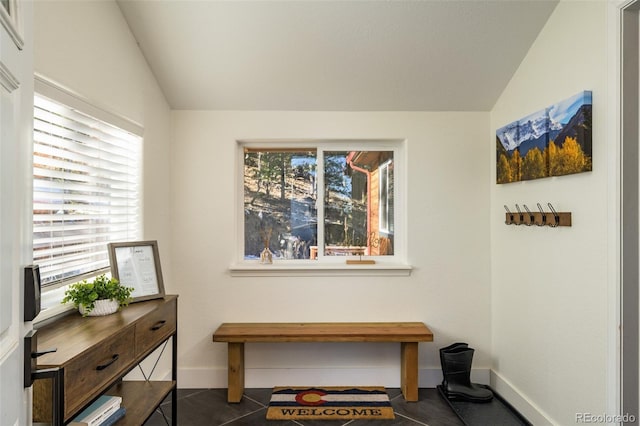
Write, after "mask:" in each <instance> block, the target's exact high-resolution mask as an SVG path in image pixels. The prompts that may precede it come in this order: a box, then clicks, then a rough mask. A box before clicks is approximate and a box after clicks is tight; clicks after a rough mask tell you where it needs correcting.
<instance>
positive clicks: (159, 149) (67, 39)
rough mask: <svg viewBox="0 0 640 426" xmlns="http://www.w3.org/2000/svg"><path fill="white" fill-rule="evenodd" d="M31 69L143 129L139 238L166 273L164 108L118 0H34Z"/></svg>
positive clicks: (168, 153)
mask: <svg viewBox="0 0 640 426" xmlns="http://www.w3.org/2000/svg"><path fill="white" fill-rule="evenodd" d="M34 4H35V8H34V9H35V59H34V60H35V71H36V73H38V74H41V75H43V76H44V77H45V78H47V79H50V80H52V81H54V82H56V83H58V84H60V85H62V86H63V87H65V88H68V89H70V90H71V91H73V92H75V93H77V94H79V95H80V96H82V97H84V98H86V100H88V101H89V102H91V103H92V104H94V105H96V106H98V107H101V108H102V109H104V110H106V111H108V112H111V113H113V114H116V115H120V116H123V117H125V118H127V119H129V120H131V121H133V122H135V123H138V124H140V125H141V126H142V127H143V128H144V135H143V136H144V154H143V155H144V172H143V188H144V189H143V191H144V193H143V210H144V216H143V221H144V238H145V239H152V240H158V245H159V248H160V256H161V259H162V266H163V276H164V278H165V285H166V287H167V289H166V290H167V292H171V291H173V288H172V281H171V279H170V275H171V270H170V262H169V250H170V231H169V228H170V226H169V225H170V221H169V206H168V203H167V200H168V196H169V186H170V158H171V151H170V134H171V130H170V118H169V107H168V104H167V102H166V100H165V99H164V95H163V94H162V92H161V90H160V88H159V86H158V85H157V83H156V80H155V78H154V76H153V74H152V73H151V71H150V70H149V68H148V66H147V63H146V61H145V59H144V57H143V56H142V54H141V52H140V50H139V49H138V45H137V43H136V40H135V39H134V38H133V35H132V34H131V32H130V31H129V27H128V26H127V23H126V22H125V20H124V18H123V17H122V14H121V13H120V9H119V8H118V6H117V4H116V3H115V1H112V0H98V1H87V2H84V1H48V2H45V1H38V2H35V3H34Z"/></svg>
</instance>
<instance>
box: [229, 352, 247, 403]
mask: <svg viewBox="0 0 640 426" xmlns="http://www.w3.org/2000/svg"><path fill="white" fill-rule="evenodd" d="M227 346H228V347H227V351H228V358H229V371H228V374H229V378H228V385H227V386H228V389H227V401H229V402H240V400H241V399H242V394H243V393H244V343H233V342H229V343H227Z"/></svg>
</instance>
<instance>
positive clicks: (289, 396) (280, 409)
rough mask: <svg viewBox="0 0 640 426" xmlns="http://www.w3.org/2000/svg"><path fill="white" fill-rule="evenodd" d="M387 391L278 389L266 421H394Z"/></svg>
mask: <svg viewBox="0 0 640 426" xmlns="http://www.w3.org/2000/svg"><path fill="white" fill-rule="evenodd" d="M393 418H395V416H394V414H393V408H392V407H391V402H390V401H389V396H388V395H387V392H386V391H385V389H384V387H370V386H367V387H277V388H274V390H273V393H272V394H271V401H270V403H269V409H268V410H267V419H271V420H282V419H308V420H311V419H393Z"/></svg>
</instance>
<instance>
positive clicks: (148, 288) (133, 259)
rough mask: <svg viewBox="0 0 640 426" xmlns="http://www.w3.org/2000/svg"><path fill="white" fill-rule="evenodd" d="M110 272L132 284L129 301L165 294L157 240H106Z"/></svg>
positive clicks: (129, 284)
mask: <svg viewBox="0 0 640 426" xmlns="http://www.w3.org/2000/svg"><path fill="white" fill-rule="evenodd" d="M108 247H109V260H110V262H111V275H112V276H113V277H114V278H117V279H118V280H119V281H120V283H121V284H122V285H124V286H127V287H133V289H134V290H133V292H132V293H131V297H132V298H133V300H132V302H140V301H142V300H150V299H159V298H161V297H164V282H163V281H162V269H161V268H160V255H159V252H158V242H157V241H134V242H126V243H109V244H108Z"/></svg>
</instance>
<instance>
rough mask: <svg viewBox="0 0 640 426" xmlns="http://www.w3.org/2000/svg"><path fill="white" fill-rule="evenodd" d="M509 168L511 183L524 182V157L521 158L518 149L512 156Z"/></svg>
mask: <svg viewBox="0 0 640 426" xmlns="http://www.w3.org/2000/svg"><path fill="white" fill-rule="evenodd" d="M509 166H510V167H511V177H512V179H511V182H518V181H520V180H522V157H521V156H520V151H518V150H517V149H516V150H515V151H513V154H511V161H509Z"/></svg>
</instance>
